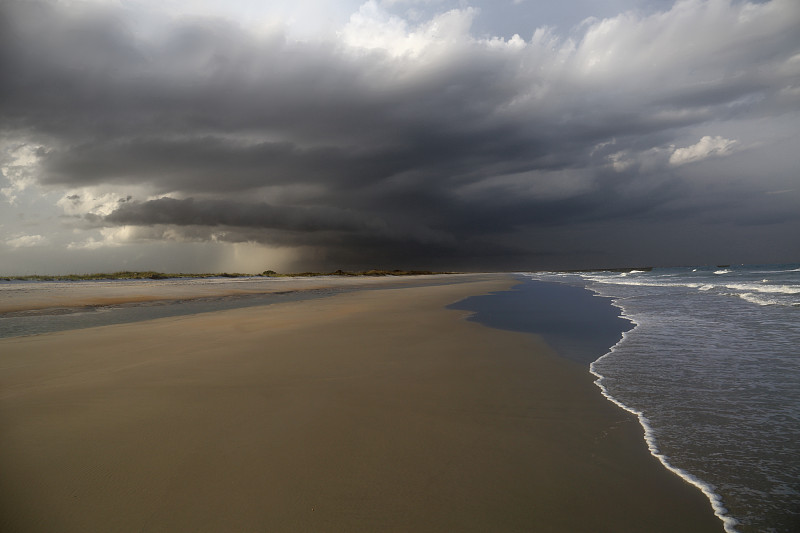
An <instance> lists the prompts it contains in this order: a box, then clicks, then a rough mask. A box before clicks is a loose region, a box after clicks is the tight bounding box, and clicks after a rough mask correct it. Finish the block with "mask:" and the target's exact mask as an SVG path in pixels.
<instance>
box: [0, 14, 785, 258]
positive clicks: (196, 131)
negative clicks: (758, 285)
mask: <svg viewBox="0 0 800 533" xmlns="http://www.w3.org/2000/svg"><path fill="white" fill-rule="evenodd" d="M389 7H390V6H389V4H386V3H380V2H376V1H369V2H366V3H364V4H363V5H362V6H361V7H360V8H359V9H358V10H357V11H355V12H354V13H353V14H352V16H351V17H350V18H349V22H348V23H347V24H345V25H344V26H342V27H341V28H339V29H338V31H337V32H335V33H329V34H324V35H321V36H320V37H319V38H316V39H304V40H296V39H293V38H291V37H290V35H289V31H288V30H287V27H286V26H282V25H280V24H277V25H270V26H268V27H266V28H264V27H262V28H259V29H257V30H256V29H253V28H252V27H245V26H243V25H242V24H241V23H238V22H236V21H234V20H231V19H225V18H221V17H203V16H171V17H168V16H166V15H158V16H156V15H152V14H151V15H152V17H151V18H147V19H146V20H147V22H142V20H145V19H137V18H135V17H133V16H132V14H131V13H130V12H129V11H126V8H124V7H120V6H118V5H115V4H73V5H70V6H67V5H66V4H63V3H58V2H46V1H40V0H26V1H13V0H12V1H9V2H5V3H4V4H3V7H2V8H0V9H2V17H1V18H0V70H1V71H2V72H3V74H4V75H3V76H2V77H1V78H0V130H2V131H0V140H2V141H3V142H4V143H5V144H4V146H5V147H6V148H5V152H4V153H5V154H6V155H5V156H4V157H5V159H4V160H3V161H0V163H1V165H0V166H1V167H2V172H3V176H4V177H5V179H6V182H7V184H6V186H5V187H3V188H2V194H3V195H4V196H5V198H6V199H7V200H8V201H13V200H14V199H15V198H16V197H17V196H19V194H20V193H21V192H22V191H24V190H25V189H26V188H29V187H31V186H33V185H35V186H37V187H40V188H42V189H43V190H48V191H63V192H62V193H61V197H60V198H61V199H60V200H59V202H58V205H59V206H60V207H61V209H62V212H63V214H64V216H67V217H68V218H67V219H65V220H67V221H71V222H69V223H71V224H73V225H74V227H75V228H81V229H82V230H84V231H95V232H98V231H101V230H105V233H102V232H101V233H100V234H96V238H97V239H100V237H99V236H97V235H102V236H103V237H102V238H103V239H106V238H107V237H109V236H112V235H113V236H115V238H114V239H110V238H109V239H108V242H109V244H111V243H113V244H120V242H121V241H120V240H119V239H120V235H121V234H120V232H119V231H113V230H114V228H138V229H133V230H126V231H127V234H129V235H137V237H136V239H133V238H131V239H132V240H131V242H134V241H135V242H141V241H142V240H147V239H154V240H161V239H164V238H169V239H175V240H186V241H192V242H198V241H200V242H218V241H228V242H256V243H263V244H265V245H268V246H281V247H289V248H294V249H296V250H298V253H299V254H300V255H299V258H300V259H298V260H299V261H302V260H306V261H308V262H311V263H314V264H315V265H316V264H319V265H322V266H324V267H327V266H344V267H348V266H363V265H367V266H369V265H374V264H378V263H381V264H392V265H397V266H411V267H414V266H420V267H423V266H424V267H428V266H434V267H436V266H442V267H448V268H465V267H473V266H474V267H475V268H482V267H506V268H535V267H539V266H541V267H555V266H587V265H589V264H599V263H603V264H608V263H609V262H613V261H615V260H616V261H623V262H626V261H636V260H647V261H657V262H669V256H670V254H672V255H673V256H674V257H677V256H676V255H675V254H677V253H678V251H680V250H682V251H683V252H684V257H685V258H686V259H684V260H689V258H690V257H694V256H693V255H692V253H688V252H687V250H689V249H691V250H692V251H696V252H697V253H698V254H699V253H700V251H702V250H703V249H707V247H708V242H709V241H712V240H715V239H718V237H719V235H720V234H721V233H724V232H727V231H729V230H730V227H731V226H738V227H751V226H754V225H757V224H756V222H758V224H761V225H763V221H764V220H766V218H765V217H769V218H770V220H771V221H772V222H771V224H772V225H773V230H774V234H775V235H776V236H777V237H776V239H777V241H778V242H779V241H781V239H784V238H788V235H789V234H790V232H791V231H794V230H796V229H797V224H798V214H797V213H798V210H797V205H795V204H794V202H795V201H796V200H797V199H798V196H797V195H792V194H789V195H781V198H783V200H781V201H780V202H776V201H775V198H776V197H775V196H774V195H772V196H767V195H766V194H764V191H766V190H787V189H789V190H791V189H792V187H787V183H790V182H791V181H792V180H794V179H795V177H796V172H795V171H794V170H791V168H790V167H791V165H789V164H783V165H777V166H775V165H774V164H771V163H770V160H771V161H778V162H780V161H784V162H785V161H791V160H794V161H796V151H795V152H794V153H791V149H790V146H789V145H787V141H786V139H787V138H788V135H790V134H791V132H792V130H794V131H795V132H796V130H797V128H796V127H793V126H791V124H792V121H788V122H786V121H785V122H781V121H780V120H779V119H780V117H786V116H794V117H796V116H797V114H798V109H800V106H799V104H800V34H799V33H798V32H797V28H798V27H800V4H798V3H797V2H795V1H794V0H772V1H770V2H761V3H749V2H739V1H733V0H712V1H699V0H683V1H679V2H676V3H675V4H674V5H672V6H671V7H670V8H668V9H667V10H665V11H656V12H654V13H651V14H641V13H639V14H637V13H635V12H625V13H621V14H619V15H617V16H615V17H612V18H605V19H587V20H586V21H585V22H584V23H583V24H582V25H580V26H578V27H576V28H574V29H573V31H572V33H570V34H569V35H561V34H557V33H556V32H555V31H554V30H552V29H548V28H546V27H539V28H531V31H530V33H529V34H528V35H514V36H512V37H508V38H501V37H494V36H482V37H479V36H476V35H474V34H473V33H472V27H473V26H474V22H475V20H476V18H478V17H480V16H481V11H480V10H478V9H473V8H455V9H451V10H446V11H443V12H440V13H438V14H436V15H434V16H432V17H430V18H427V19H424V20H411V19H408V18H403V17H402V16H400V15H398V14H397V11H392V10H391V9H389ZM153 20H155V21H156V22H157V23H154V22H153ZM795 123H796V121H795ZM756 124H760V125H761V127H762V128H763V129H764V131H765V132H766V137H767V138H768V139H766V140H765V137H759V136H757V135H755V134H754V129H753V128H754V125H756ZM787 124H788V125H787ZM766 141H770V142H766ZM765 145H767V147H768V148H769V149H772V150H776V151H777V152H776V153H772V152H769V150H767V149H765V148H764V146H765ZM676 147H677V148H676ZM795 148H796V143H795ZM748 150H749V151H750V154H751V156H752V155H753V154H757V155H758V157H763V158H764V160H763V161H762V162H761V163H762V165H763V167H762V168H764V169H766V168H770V170H769V171H768V172H761V173H758V172H757V170H756V169H752V168H751V167H749V166H748V165H744V166H743V165H741V164H739V162H737V161H736V158H737V157H744V156H746V155H747V153H748ZM764 150H766V151H764ZM762 152H763V155H759V154H762ZM768 155H769V157H770V158H771V159H770V160H767V156H768ZM712 164H713V165H715V166H714V167H713V168H711V167H709V165H712ZM795 168H796V167H795ZM732 176H735V178H736V179H731V177H732ZM632 225H633V226H636V227H638V228H639V229H640V233H639V234H636V233H635V232H634V233H632V232H631V231H630V229H629V228H630V227H631V226H632ZM693 227H694V228H698V229H699V230H700V233H702V232H703V231H705V232H707V237H704V238H699V237H697V236H696V235H695V236H692V233H697V231H694V230H692V228H693ZM748 231H749V230H748ZM646 234H649V235H651V236H658V235H664V236H665V239H664V240H663V241H662V242H663V243H664V245H665V249H664V250H663V251H662V253H661V254H659V253H657V252H658V251H657V250H656V249H650V248H648V246H638V245H635V244H631V247H630V248H627V249H626V248H625V247H624V246H621V245H619V244H618V243H619V242H621V241H622V240H624V239H629V240H630V242H633V240H635V239H637V238H638V239H642V238H643V236H644V235H646ZM676 234H682V235H685V236H686V240H685V241H684V245H683V246H681V245H680V240H679V239H677V238H676V237H675V235H676ZM712 234H713V235H712ZM745 234H748V233H747V232H744V233H742V235H745ZM795 235H796V233H795ZM94 239H95V238H94V237H93V238H92V240H86V241H83V242H84V244H85V245H86V246H87V247H88V248H91V247H92V246H94V244H92V245H87V244H86V243H95V244H96V245H97V246H96V247H99V246H101V245H102V243H103V242H104V241H103V240H94ZM566 243H571V244H569V245H567V244H566ZM670 243H671V244H670ZM732 244H735V243H734V242H733V241H730V242H727V244H726V245H727V246H728V248H730V246H731V245H732ZM75 246H77V244H73V247H75ZM795 248H797V246H796V245H795ZM723 250H724V247H721V248H720V249H719V251H720V253H722V252H723ZM795 251H797V250H795ZM304 254H305V255H304ZM695 255H697V254H695ZM614 257H616V259H614Z"/></svg>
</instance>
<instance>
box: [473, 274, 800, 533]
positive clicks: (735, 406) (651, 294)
mask: <svg viewBox="0 0 800 533" xmlns="http://www.w3.org/2000/svg"><path fill="white" fill-rule="evenodd" d="M799 267H800V265H758V266H747V267H745V266H736V267H728V268H720V267H705V268H704V267H698V268H663V269H654V270H652V271H650V272H636V271H633V272H626V273H612V272H598V273H586V274H541V273H537V274H528V275H527V276H528V277H529V278H530V279H537V280H543V281H551V282H558V283H559V285H560V286H562V287H565V288H569V290H570V291H574V290H575V288H576V287H578V286H583V287H586V288H587V289H589V290H591V291H593V292H594V293H595V294H598V295H601V296H605V297H607V298H597V300H598V301H601V302H608V301H611V302H613V304H614V305H615V306H617V307H618V308H620V309H621V310H622V311H623V315H624V316H625V317H626V318H628V319H630V320H631V321H632V322H633V323H635V324H636V327H635V328H634V329H632V330H630V331H627V332H626V333H625V334H624V337H623V339H622V340H621V341H620V342H619V343H618V344H616V345H615V346H614V347H613V349H611V350H610V351H609V350H608V349H606V350H605V352H608V353H607V354H606V355H605V356H603V357H601V358H600V359H598V360H597V361H595V362H593V363H592V364H591V371H592V372H593V373H595V374H596V375H597V376H598V378H599V379H598V385H599V386H600V387H601V389H602V390H603V391H604V394H606V396H607V397H608V398H609V399H610V400H612V401H614V402H615V403H617V404H618V405H620V407H622V408H624V409H627V410H629V411H631V412H633V413H635V414H636V415H638V416H639V420H640V422H641V423H642V425H643V427H644V428H645V430H646V438H647V441H648V445H649V447H650V449H651V453H653V455H655V456H656V457H658V458H659V459H660V460H661V461H662V463H663V464H664V465H665V467H667V468H669V469H670V470H672V471H673V472H675V473H676V474H678V475H680V476H682V477H683V478H684V479H686V480H687V481H689V482H691V483H693V484H695V485H696V486H697V487H698V488H699V489H701V490H702V491H703V492H704V493H705V494H706V496H708V497H709V500H710V502H711V503H712V506H713V507H714V509H715V512H716V513H717V515H718V516H719V517H720V519H722V520H723V522H724V525H725V528H726V530H727V531H729V532H732V531H739V532H742V533H749V532H756V531H758V532H787V533H788V532H797V531H800V268H799ZM564 284H566V285H564ZM553 290H555V289H553ZM516 294H517V296H518V297H521V298H522V297H524V296H525V295H526V294H528V295H529V296H531V297H536V296H537V295H536V293H535V291H531V292H527V293H526V291H516ZM564 294H565V300H564V301H568V300H569V298H567V297H566V295H567V293H566V292H565V293H564ZM553 298H557V296H555V295H554V296H553ZM553 298H551V301H552V299H553ZM575 301H576V303H577V302H578V300H575ZM520 305H521V304H520ZM575 312H576V313H578V312H581V311H580V310H578V309H576V310H575ZM565 315H569V312H566V313H565V312H561V313H560V316H565ZM480 316H481V315H480V313H479V315H478V317H480ZM598 319H599V320H605V319H604V318H602V317H599V318H598ZM531 320H532V322H534V323H536V322H537V321H540V320H541V317H538V316H537V315H536V314H535V313H534V314H532V315H531ZM552 320H555V321H558V318H556V317H552ZM487 324H490V322H487ZM533 329H534V330H535V329H536V327H534V328H533ZM545 338H547V335H545ZM554 346H555V347H556V348H558V344H554ZM609 346H610V345H609ZM605 352H604V353H605ZM599 355H602V353H601V354H599Z"/></svg>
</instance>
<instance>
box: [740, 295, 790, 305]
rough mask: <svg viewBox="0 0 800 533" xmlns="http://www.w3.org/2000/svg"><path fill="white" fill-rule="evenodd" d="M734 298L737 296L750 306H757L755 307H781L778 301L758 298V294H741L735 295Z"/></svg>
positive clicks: (762, 297)
mask: <svg viewBox="0 0 800 533" xmlns="http://www.w3.org/2000/svg"><path fill="white" fill-rule="evenodd" d="M735 296H738V297H739V298H741V299H742V300H744V301H746V302H750V303H752V304H757V305H764V306H767V305H781V303H782V302H779V301H778V300H775V299H773V298H766V297H764V296H760V295H758V294H753V293H752V292H742V293H739V294H736V295H735Z"/></svg>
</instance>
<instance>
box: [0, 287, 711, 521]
mask: <svg viewBox="0 0 800 533" xmlns="http://www.w3.org/2000/svg"><path fill="white" fill-rule="evenodd" d="M511 283H512V282H511V281H510V279H509V278H505V277H501V276H497V277H496V279H494V280H488V281H487V280H485V278H484V280H483V281H475V282H471V283H459V284H451V285H443V286H429V287H413V286H409V287H408V288H402V289H393V290H371V291H362V292H355V293H349V294H343V295H339V296H334V297H330V298H325V299H322V300H314V301H301V302H291V303H283V304H276V305H273V306H268V307H260V308H246V309H238V310H233V311H224V312H218V313H210V314H205V315H195V316H189V317H176V318H168V319H161V320H156V321H150V322H140V323H134V324H126V325H118V326H109V327H103V328H94V329H86V330H79V331H70V332H61V333H54V334H48V335H39V336H32V337H23V338H12V339H5V340H2V341H0V380H2V381H1V382H0V432H1V433H0V437H1V438H0V442H2V451H1V452H0V468H1V470H2V475H1V476H0V506H1V507H0V520H2V522H0V530H2V531H8V532H12V531H14V532H16V531H19V532H22V531H25V532H27V531H47V532H52V531H59V532H70V531H80V532H87V531H170V532H175V531H348V532H352V531H365V532H366V531H370V532H372V531H397V532H408V531H447V532H450V531H453V532H456V531H481V532H485V531H537V532H539V531H543V532H544V531H553V532H566V531H572V532H576V531H587V532H588V531H592V532H602V531H608V532H612V531H613V532H626V531H630V532H642V531H648V532H658V531H665V532H667V531H669V532H674V531H682V532H689V531H721V530H722V527H721V523H720V522H719V521H718V520H717V519H716V518H715V517H714V516H713V514H712V513H711V509H710V506H709V504H708V502H707V500H706V499H705V498H704V497H703V496H702V495H701V494H700V493H699V492H698V491H697V490H696V489H694V488H693V487H690V486H689V485H687V484H686V483H684V482H683V481H682V480H680V479H679V478H678V477H676V476H674V475H672V474H670V473H668V472H666V471H665V470H664V469H663V468H662V467H661V466H660V465H659V464H658V463H657V461H656V460H655V459H653V458H652V457H651V456H650V455H649V454H648V453H647V451H646V449H645V446H644V443H643V441H642V437H641V429H640V428H639V426H638V424H637V423H636V422H635V420H634V419H633V418H632V417H631V416H629V415H627V413H625V412H623V411H621V410H620V409H618V408H616V407H615V406H613V405H612V404H610V403H609V402H607V401H606V400H604V399H603V398H602V396H601V395H600V392H599V390H598V389H597V388H596V387H595V386H594V385H593V384H592V378H591V376H590V375H589V374H588V372H587V370H586V368H584V367H582V366H580V365H577V364H575V363H572V362H570V361H568V360H565V359H563V358H560V357H558V356H556V355H554V354H553V352H552V351H550V349H549V348H548V347H547V346H546V345H545V344H544V343H543V342H542V341H541V340H540V339H539V338H538V337H536V336H533V335H529V334H522V333H512V332H506V331H500V330H494V329H490V328H487V327H484V326H481V325H479V324H476V323H473V322H469V321H466V320H463V319H462V318H463V316H464V312H462V311H453V310H447V309H445V308H444V306H445V305H447V304H449V303H452V302H454V301H457V300H459V299H461V298H463V297H465V296H468V295H472V294H480V293H484V292H488V291H490V290H499V289H502V288H505V287H508V286H510V284H511Z"/></svg>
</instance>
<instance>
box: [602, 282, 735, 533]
mask: <svg viewBox="0 0 800 533" xmlns="http://www.w3.org/2000/svg"><path fill="white" fill-rule="evenodd" d="M590 290H591V289H590ZM593 292H596V291H593ZM598 295H599V293H598ZM612 305H614V306H615V307H618V308H619V309H620V310H621V316H622V317H623V318H625V319H626V320H629V321H630V322H631V323H633V324H634V328H633V329H631V330H629V331H625V332H623V333H622V339H620V341H619V342H617V344H615V345H614V346H612V347H611V348H610V349H609V351H608V352H606V353H605V354H604V355H603V356H601V357H600V358H598V359H597V360H595V361H594V362H592V363H591V364H590V365H589V372H591V374H592V375H593V376H595V377H596V378H597V379H596V380H595V381H594V384H595V385H597V387H598V388H599V389H600V392H601V393H602V394H603V396H604V397H605V398H606V399H607V400H609V401H610V402H611V403H613V404H614V405H616V406H617V407H619V408H621V409H623V410H625V411H627V412H629V413H631V414H633V415H635V416H636V418H637V420H638V421H639V425H640V426H642V429H643V431H644V441H645V443H646V444H647V449H648V451H649V452H650V455H652V456H653V457H655V458H656V459H658V461H659V462H660V463H661V464H662V465H663V466H664V468H666V469H667V470H669V471H670V472H672V473H673V474H675V475H677V476H679V477H680V478H682V479H683V480H684V481H686V482H688V483H690V484H692V485H694V486H695V487H696V488H698V489H699V490H700V491H701V492H702V493H703V494H704V495H705V496H706V498H708V501H709V502H710V503H711V508H712V509H713V511H714V515H715V516H716V517H717V518H719V519H720V520H721V521H722V525H723V528H724V529H725V531H726V533H738V530H737V529H736V526H737V525H738V524H739V522H738V520H736V519H735V518H733V517H732V516H730V515H729V514H728V509H727V508H726V507H725V505H724V504H723V502H722V497H721V496H720V495H719V494H717V493H716V492H714V487H713V486H712V485H711V484H709V483H707V482H705V481H703V480H702V479H700V478H698V477H697V476H694V475H692V474H691V473H689V472H687V471H686V470H683V469H682V468H678V467H676V466H674V465H672V464H671V463H670V462H669V460H668V458H667V456H665V455H664V454H662V453H661V451H660V449H659V448H658V443H657V442H656V438H655V432H654V431H653V427H652V426H651V425H650V420H649V419H648V418H647V417H646V416H645V415H644V413H643V412H642V411H640V410H638V409H635V408H633V407H630V406H628V405H626V404H624V403H623V402H622V401H620V400H618V399H617V398H615V397H614V396H613V395H612V394H611V393H610V392H609V391H608V388H606V386H605V385H604V384H603V381H604V380H605V376H603V375H602V374H601V373H600V372H598V370H597V367H596V364H597V363H598V362H600V361H602V360H603V359H605V358H606V357H609V356H610V355H612V354H613V353H614V352H615V351H616V348H617V346H620V345H621V344H622V343H623V342H625V339H626V338H627V337H628V335H631V334H633V333H634V332H635V331H636V330H637V329H638V328H639V326H640V324H639V323H638V322H637V321H636V320H634V319H633V318H632V317H631V316H629V315H627V314H626V312H625V308H624V307H622V306H621V305H619V304H618V303H617V301H616V300H612Z"/></svg>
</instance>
